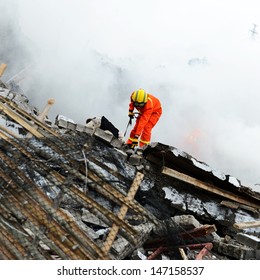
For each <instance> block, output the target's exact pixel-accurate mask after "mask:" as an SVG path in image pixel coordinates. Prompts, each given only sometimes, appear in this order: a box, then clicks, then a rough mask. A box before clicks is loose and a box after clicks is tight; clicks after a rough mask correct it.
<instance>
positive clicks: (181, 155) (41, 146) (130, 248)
mask: <svg viewBox="0 0 260 280" xmlns="http://www.w3.org/2000/svg"><path fill="white" fill-rule="evenodd" d="M53 103H54V101H53V100H49V101H48V103H47V105H46V107H45V109H44V110H43V111H42V112H39V110H38V109H36V108H34V107H33V106H31V105H30V102H29V100H28V99H27V98H26V97H25V96H24V95H23V94H21V93H19V92H14V91H13V90H12V89H10V88H9V87H8V86H7V85H5V84H4V83H3V82H0V178H1V180H0V228H1V230H0V259H43V260H46V259H47V260H51V259H93V260H96V259H100V260H102V259H115V260H116V259H120V260H122V259H149V260H154V259H260V218H259V209H260V193H258V192H255V191H252V190H251V189H250V188H248V187H245V186H242V185H241V184H240V182H239V180H237V179H236V178H234V177H232V176H229V175H225V174H223V173H222V172H219V171H216V170H212V169H211V168H210V167H209V166H208V165H206V164H205V163H202V162H199V161H198V160H196V159H195V158H193V157H192V156H190V155H188V154H186V153H185V152H182V151H180V150H178V149H177V148H174V147H171V146H167V145H165V144H162V143H152V144H151V145H149V146H147V147H146V148H144V149H142V150H138V151H136V153H133V154H130V155H129V154H127V153H126V152H125V151H124V149H123V146H122V141H120V140H119V139H117V138H115V137H114V136H113V135H111V134H109V133H107V132H106V131H103V130H102V129H100V128H96V129H91V128H88V127H86V126H85V125H82V124H76V123H74V122H73V121H72V120H69V119H66V118H63V117H61V116H57V118H56V119H55V121H54V122H52V121H50V120H49V119H48V116H47V114H48V110H49V109H50V107H51V106H52V104H53Z"/></svg>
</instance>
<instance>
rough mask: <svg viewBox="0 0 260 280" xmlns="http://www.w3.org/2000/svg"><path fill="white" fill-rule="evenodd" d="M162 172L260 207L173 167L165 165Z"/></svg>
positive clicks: (240, 201)
mask: <svg viewBox="0 0 260 280" xmlns="http://www.w3.org/2000/svg"><path fill="white" fill-rule="evenodd" d="M162 173H163V174H165V175H168V176H170V177H173V178H175V179H178V180H180V181H183V182H185V183H188V184H190V185H192V186H195V187H197V188H200V189H203V190H205V191H208V192H211V193H214V194H217V195H219V196H222V197H225V198H228V199H230V200H233V201H236V202H239V203H241V204H245V205H248V206H251V207H254V208H257V209H259V208H260V204H256V203H254V202H251V201H249V200H247V199H245V198H243V197H240V196H238V195H236V194H233V193H231V192H229V191H226V190H223V189H220V188H218V187H216V186H214V185H212V184H209V183H206V182H203V181H200V180H198V179H196V178H193V177H191V176H188V175H186V174H184V173H181V172H178V171H176V170H173V169H171V168H168V167H163V168H162Z"/></svg>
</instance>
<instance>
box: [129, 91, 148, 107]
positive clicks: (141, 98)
mask: <svg viewBox="0 0 260 280" xmlns="http://www.w3.org/2000/svg"><path fill="white" fill-rule="evenodd" d="M131 98H132V100H133V102H134V104H135V106H138V105H139V106H140V107H141V106H143V105H144V104H145V103H146V102H147V98H148V94H147V92H146V91H145V90H143V89H141V88H140V89H138V90H136V91H134V92H133V93H132V97H131Z"/></svg>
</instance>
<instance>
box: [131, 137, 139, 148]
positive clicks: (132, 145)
mask: <svg viewBox="0 0 260 280" xmlns="http://www.w3.org/2000/svg"><path fill="white" fill-rule="evenodd" d="M138 137H139V136H138V135H135V138H134V140H133V141H132V144H131V149H133V150H134V148H135V147H137V146H138Z"/></svg>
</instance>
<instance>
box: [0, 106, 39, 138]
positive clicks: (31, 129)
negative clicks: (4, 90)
mask: <svg viewBox="0 0 260 280" xmlns="http://www.w3.org/2000/svg"><path fill="white" fill-rule="evenodd" d="M1 110H2V111H3V112H4V113H5V114H6V115H7V116H9V117H10V118H11V119H13V120H14V121H16V122H17V123H19V124H20V125H21V126H23V127H24V128H25V129H27V130H28V131H29V132H30V133H31V134H33V135H34V136H36V137H38V138H41V137H43V135H42V134H41V133H40V132H38V131H37V130H36V129H35V128H34V127H32V125H30V124H29V123H28V122H27V121H26V120H25V119H23V118H22V117H20V116H19V115H18V114H17V113H16V112H14V111H12V110H11V109H9V108H8V107H7V106H5V105H4V104H3V103H1V102H0V111H1Z"/></svg>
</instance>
